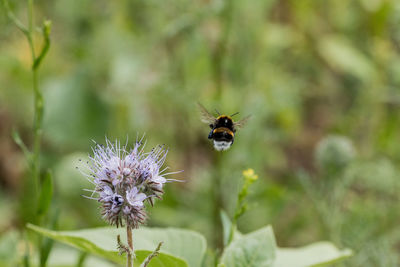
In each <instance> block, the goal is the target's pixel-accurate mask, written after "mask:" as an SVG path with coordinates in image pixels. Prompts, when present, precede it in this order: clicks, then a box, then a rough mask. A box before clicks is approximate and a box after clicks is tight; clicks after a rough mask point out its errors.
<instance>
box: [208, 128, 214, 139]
mask: <svg viewBox="0 0 400 267" xmlns="http://www.w3.org/2000/svg"><path fill="white" fill-rule="evenodd" d="M212 136H213V130H211V132H210V133H209V134H208V139H212Z"/></svg>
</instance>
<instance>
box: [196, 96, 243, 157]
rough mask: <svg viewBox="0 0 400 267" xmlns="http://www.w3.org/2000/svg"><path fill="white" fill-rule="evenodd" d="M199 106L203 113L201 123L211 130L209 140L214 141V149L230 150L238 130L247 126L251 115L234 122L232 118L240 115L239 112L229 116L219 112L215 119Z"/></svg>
mask: <svg viewBox="0 0 400 267" xmlns="http://www.w3.org/2000/svg"><path fill="white" fill-rule="evenodd" d="M198 105H199V109H200V112H201V121H202V122H204V123H207V124H208V125H209V126H210V128H211V131H210V134H209V135H208V139H212V140H213V144H214V148H215V149H216V150H218V151H224V150H227V149H229V148H230V147H231V145H232V144H233V141H234V140H235V133H236V130H237V129H240V128H243V127H244V126H245V124H246V123H247V121H248V120H249V118H250V115H249V116H247V117H245V118H243V119H241V120H239V121H237V122H234V121H233V120H232V117H233V116H235V115H237V114H239V112H236V113H234V114H232V115H230V116H228V115H222V114H220V113H219V112H218V111H217V113H218V117H214V116H213V115H212V114H211V113H210V112H208V111H207V109H206V108H205V107H203V106H202V105H201V104H200V103H198Z"/></svg>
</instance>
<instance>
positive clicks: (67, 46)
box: [0, 0, 400, 266]
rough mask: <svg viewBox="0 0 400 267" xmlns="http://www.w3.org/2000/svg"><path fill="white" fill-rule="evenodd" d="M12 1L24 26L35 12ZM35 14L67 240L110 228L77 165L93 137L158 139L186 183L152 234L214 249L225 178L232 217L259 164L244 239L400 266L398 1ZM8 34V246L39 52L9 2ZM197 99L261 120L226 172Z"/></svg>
mask: <svg viewBox="0 0 400 267" xmlns="http://www.w3.org/2000/svg"><path fill="white" fill-rule="evenodd" d="M10 2H11V6H12V8H13V10H14V11H15V13H16V15H17V16H18V17H19V18H20V19H21V20H22V21H24V22H25V21H26V4H25V2H24V1H10ZM35 12H36V15H35V16H36V17H35V20H36V22H37V24H38V25H39V24H40V23H41V21H42V19H45V18H47V19H50V20H51V21H52V24H53V28H52V34H51V40H52V44H51V48H50V51H49V53H48V55H47V57H46V58H45V60H44V62H43V65H42V66H41V69H40V76H39V77H40V78H39V79H40V80H39V85H40V88H41V89H42V90H43V93H44V99H45V119H44V126H43V142H42V144H43V146H42V167H43V171H44V170H46V169H51V170H52V171H53V172H54V177H55V184H56V188H55V199H54V201H53V209H56V208H59V209H60V212H61V213H60V219H59V228H60V229H79V228H86V227H94V226H100V225H105V223H104V222H103V221H102V220H101V217H100V214H99V210H98V209H97V203H96V202H95V201H90V200H87V199H84V198H82V197H81V194H82V193H83V191H82V189H83V188H91V185H90V184H89V183H88V182H87V181H86V180H85V178H84V177H83V176H82V175H81V174H80V173H79V172H78V171H77V170H76V169H75V166H77V165H78V159H79V158H83V159H84V158H86V157H87V154H88V153H89V152H90V146H91V145H92V144H93V143H92V141H91V140H92V139H93V140H96V141H97V142H104V138H105V136H107V137H109V138H110V139H115V138H118V139H120V140H125V139H126V137H127V136H128V137H129V141H130V142H133V141H134V139H135V138H136V136H137V134H143V133H146V137H147V139H148V145H149V147H150V146H152V145H155V144H159V143H160V144H167V145H168V146H169V147H170V153H169V155H168V158H167V165H169V166H171V169H172V170H184V172H183V173H182V174H178V175H175V176H174V178H177V179H184V180H185V181H186V182H185V183H173V184H168V185H167V186H166V194H165V195H164V200H163V201H159V202H157V203H156V205H155V207H154V208H152V209H149V221H148V225H151V226H173V227H185V228H189V229H193V230H197V231H200V232H201V233H203V234H204V235H206V236H207V238H208V240H209V241H210V242H209V243H211V242H212V240H213V237H214V236H215V233H214V232H213V230H214V227H213V220H214V219H213V198H212V197H210V191H211V190H212V188H213V187H214V186H215V179H217V178H216V177H215V175H214V174H215V169H216V168H219V167H221V166H222V175H221V177H220V179H221V183H222V188H223V191H222V192H221V195H222V198H223V206H224V207H225V209H227V210H228V212H229V213H232V210H233V208H234V206H235V200H236V193H237V191H238V189H239V188H240V185H241V172H242V170H244V169H245V168H249V167H251V168H253V169H255V171H256V173H257V174H258V175H259V177H260V179H259V180H258V181H257V183H256V185H255V186H253V187H252V194H251V199H250V201H251V202H250V203H251V206H250V210H249V212H248V213H246V214H245V215H244V216H243V218H241V219H240V221H239V229H240V230H241V231H243V232H248V231H252V230H255V229H257V228H259V227H261V226H264V225H266V224H272V226H273V227H274V230H275V234H276V236H277V243H278V244H279V245H280V246H300V245H304V244H307V243H310V242H313V241H317V240H320V239H324V240H331V241H333V242H335V243H336V245H338V246H340V247H350V248H352V249H353V250H354V251H355V255H354V256H353V257H352V258H351V259H349V260H347V261H346V262H345V263H344V265H343V266H399V265H400V259H399V255H400V228H399V227H398V224H399V222H400V203H399V196H400V195H399V189H400V181H399V163H400V142H399V140H400V139H399V138H400V117H399V107H400V89H399V85H400V44H399V42H400V27H399V22H400V2H399V1H396V0H353V1H337V0H324V1H319V0H281V1H277V0H262V1H260V0H247V1H240V0H226V1H223V0H198V1H185V0H166V1H159V0H129V1H128V0H122V1H104V0H97V1H90V0H80V1H70V0H57V1H49V0H37V1H35ZM0 28H1V31H0V69H1V71H0V84H1V90H0V150H1V152H0V184H1V190H0V214H1V216H0V235H4V234H6V233H7V232H8V231H9V230H11V229H13V228H16V227H22V226H23V224H24V223H25V222H26V221H29V218H30V217H29V216H31V215H30V213H31V212H30V206H29V202H27V201H26V199H25V198H24V195H25V194H24V192H26V190H28V189H27V188H26V186H25V187H24V186H23V185H24V184H26V183H25V182H24V180H26V179H29V172H28V170H27V165H26V162H25V160H24V157H23V154H22V152H21V151H20V149H19V148H18V146H17V145H16V144H15V143H14V141H13V140H12V138H11V132H12V130H13V129H16V130H18V131H19V133H20V134H21V136H22V139H23V140H24V141H25V142H26V143H27V144H28V146H30V145H31V143H32V120H33V115H32V114H33V92H32V88H31V82H32V81H31V72H30V64H31V62H30V51H29V47H28V44H27V42H26V40H25V37H24V36H23V35H22V34H21V32H19V31H18V29H17V28H16V27H15V26H14V25H13V24H12V23H11V22H10V21H9V20H8V19H7V17H6V16H5V10H4V8H3V7H2V8H1V9H0ZM37 37H38V38H37V44H38V45H39V44H40V42H41V40H40V38H39V37H40V35H39V34H38V35H37ZM38 45H37V46H38ZM197 102H201V103H202V104H203V105H204V106H206V107H207V108H208V109H209V110H211V111H212V110H214V109H215V108H217V109H218V110H219V111H220V112H222V113H227V114H232V113H234V112H236V111H239V112H240V115H239V116H237V117H236V118H237V119H238V118H239V117H240V116H242V117H243V116H245V115H247V114H252V119H251V120H250V121H249V123H248V125H247V127H245V128H244V129H243V130H240V131H238V132H237V136H236V139H235V143H234V145H233V146H232V148H231V149H230V150H229V151H227V152H226V153H224V157H223V159H222V162H219V163H218V164H219V165H220V166H219V167H218V166H216V163H215V161H214V152H213V149H212V145H211V143H210V142H209V141H208V140H207V135H208V131H209V128H208V126H207V125H205V124H203V123H201V122H200V119H199V111H198V109H197V106H196V103H197ZM0 256H1V255H0Z"/></svg>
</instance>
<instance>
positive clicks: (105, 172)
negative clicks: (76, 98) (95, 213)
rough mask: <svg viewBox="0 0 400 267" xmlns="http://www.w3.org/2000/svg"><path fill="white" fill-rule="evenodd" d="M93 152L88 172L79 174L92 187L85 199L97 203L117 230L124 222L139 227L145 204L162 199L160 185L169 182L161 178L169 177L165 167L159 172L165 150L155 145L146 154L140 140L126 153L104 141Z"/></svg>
mask: <svg viewBox="0 0 400 267" xmlns="http://www.w3.org/2000/svg"><path fill="white" fill-rule="evenodd" d="M92 151H93V155H92V156H89V161H88V162H87V163H88V171H87V172H82V173H83V174H84V175H85V176H86V177H88V179H89V181H90V182H91V183H92V184H93V185H94V186H95V188H94V190H86V191H89V192H92V195H91V196H86V197H87V198H90V199H95V200H97V201H98V202H100V204H101V208H102V216H103V218H104V219H105V220H106V221H108V222H109V223H110V224H111V225H116V226H117V227H119V226H123V225H124V222H125V223H126V224H127V225H129V226H131V227H133V228H137V227H139V225H140V224H142V223H144V221H145V219H146V212H145V206H144V202H145V201H146V200H147V201H149V203H150V204H151V205H153V204H154V200H153V198H160V199H161V196H162V194H163V193H164V191H163V190H162V189H163V186H164V184H165V183H166V182H168V181H170V180H168V179H166V178H165V177H164V176H166V175H168V174H172V173H164V171H165V170H167V169H168V167H166V168H164V169H163V170H162V171H160V169H161V167H162V166H163V164H164V161H165V158H166V156H167V153H168V150H167V149H166V148H165V147H164V146H158V147H157V148H154V149H152V150H151V152H149V153H145V152H144V145H143V143H142V142H141V140H140V141H138V142H136V143H135V145H134V147H133V148H132V149H130V150H128V148H127V146H126V145H124V146H121V145H120V143H119V142H118V141H115V142H114V143H112V142H110V141H109V140H108V139H106V146H104V145H100V144H96V145H95V146H94V147H93V148H92Z"/></svg>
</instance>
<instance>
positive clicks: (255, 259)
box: [220, 226, 276, 267]
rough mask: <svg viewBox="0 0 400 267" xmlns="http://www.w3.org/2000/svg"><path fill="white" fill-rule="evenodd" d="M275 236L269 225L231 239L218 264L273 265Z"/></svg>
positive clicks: (249, 266) (232, 266) (233, 265)
mask: <svg viewBox="0 0 400 267" xmlns="http://www.w3.org/2000/svg"><path fill="white" fill-rule="evenodd" d="M275 250H276V244H275V237H274V233H273V231H272V227H271V226H267V227H264V228H261V229H259V230H257V231H255V232H252V233H249V234H246V235H243V236H242V237H240V238H237V239H235V240H233V241H232V243H231V244H230V245H229V246H228V247H227V248H226V249H225V251H224V253H223V254H222V257H221V261H220V264H224V265H226V266H227V267H244V266H246V267H253V266H254V267H268V266H274V261H275V254H276V251H275Z"/></svg>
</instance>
